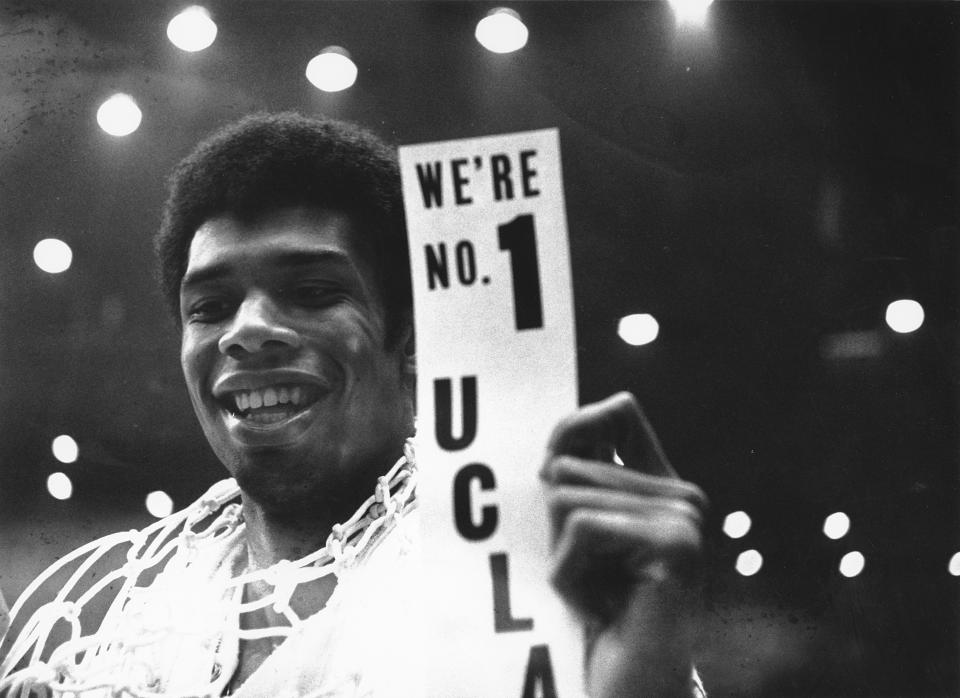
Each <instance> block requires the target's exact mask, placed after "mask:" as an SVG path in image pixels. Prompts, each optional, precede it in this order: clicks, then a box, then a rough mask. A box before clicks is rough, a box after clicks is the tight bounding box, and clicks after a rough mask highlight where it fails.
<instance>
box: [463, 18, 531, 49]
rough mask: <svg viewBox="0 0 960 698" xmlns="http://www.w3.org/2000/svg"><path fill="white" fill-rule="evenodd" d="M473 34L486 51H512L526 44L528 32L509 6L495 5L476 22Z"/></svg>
mask: <svg viewBox="0 0 960 698" xmlns="http://www.w3.org/2000/svg"><path fill="white" fill-rule="evenodd" d="M474 36H476V37H477V41H479V42H480V45H481V46H483V47H484V48H485V49H487V50H488V51H493V52H494V53H512V52H513V51H519V50H520V49H522V48H523V47H524V46H526V45H527V39H528V38H529V36H530V32H529V31H528V30H527V27H526V25H525V24H524V23H523V20H521V19H520V15H518V14H517V13H516V12H514V11H513V10H511V9H509V8H506V7H497V8H494V9H493V10H490V12H488V13H487V16H486V17H484V18H483V19H481V20H480V21H479V22H477V29H476V31H475V32H474Z"/></svg>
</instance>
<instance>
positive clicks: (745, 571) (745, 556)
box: [737, 550, 763, 577]
mask: <svg viewBox="0 0 960 698" xmlns="http://www.w3.org/2000/svg"><path fill="white" fill-rule="evenodd" d="M761 567H763V555H761V554H760V553H759V552H758V551H756V550H744V551H743V552H742V553H740V555H738V556H737V572H739V573H740V574H742V575H743V576H744V577H752V576H753V575H755V574H756V573H757V572H759V571H760V568H761Z"/></svg>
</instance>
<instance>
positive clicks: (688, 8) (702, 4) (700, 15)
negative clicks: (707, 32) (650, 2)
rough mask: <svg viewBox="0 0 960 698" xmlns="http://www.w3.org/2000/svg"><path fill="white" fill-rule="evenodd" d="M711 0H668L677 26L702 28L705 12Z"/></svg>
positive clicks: (705, 17) (705, 18) (705, 19)
mask: <svg viewBox="0 0 960 698" xmlns="http://www.w3.org/2000/svg"><path fill="white" fill-rule="evenodd" d="M712 4H713V0H670V7H672V8H673V14H674V15H675V16H676V18H677V24H685V25H693V26H699V27H702V26H703V25H704V24H705V23H706V21H707V10H709V9H710V5H712Z"/></svg>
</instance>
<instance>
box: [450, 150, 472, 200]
mask: <svg viewBox="0 0 960 698" xmlns="http://www.w3.org/2000/svg"><path fill="white" fill-rule="evenodd" d="M468 162H470V161H469V160H467V159H466V158H457V159H456V160H451V161H450V167H451V168H452V169H453V198H454V200H455V201H456V202H457V203H458V204H472V203H473V199H471V198H470V197H469V196H467V195H466V194H464V193H463V188H464V187H465V186H466V185H468V184H470V179H469V178H468V177H465V176H464V175H463V173H462V172H461V171H460V168H461V167H463V166H464V165H466V164H467V163H468Z"/></svg>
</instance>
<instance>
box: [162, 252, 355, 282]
mask: <svg viewBox="0 0 960 698" xmlns="http://www.w3.org/2000/svg"><path fill="white" fill-rule="evenodd" d="M267 261H268V263H269V264H270V266H272V267H277V268H284V267H310V266H315V265H318V264H333V265H336V266H352V262H351V260H350V257H349V256H348V255H346V254H345V253H343V252H338V251H334V250H322V251H309V252H307V251H302V250H295V251H291V252H279V253H276V254H271V255H268V258H267ZM232 270H233V264H231V263H230V262H215V263H214V264H210V265H208V266H205V267H200V268H199V269H193V270H188V271H187V272H186V273H185V274H184V275H183V278H182V279H181V280H180V288H181V289H184V288H189V287H191V286H200V285H202V284H205V283H208V282H211V281H217V280H218V279H222V278H224V277H226V276H229V275H230V273H231V271H232Z"/></svg>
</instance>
